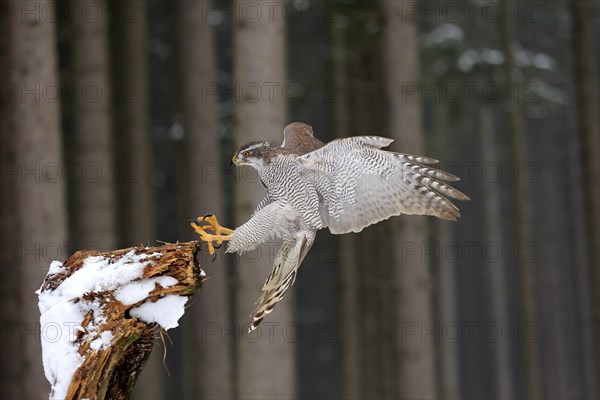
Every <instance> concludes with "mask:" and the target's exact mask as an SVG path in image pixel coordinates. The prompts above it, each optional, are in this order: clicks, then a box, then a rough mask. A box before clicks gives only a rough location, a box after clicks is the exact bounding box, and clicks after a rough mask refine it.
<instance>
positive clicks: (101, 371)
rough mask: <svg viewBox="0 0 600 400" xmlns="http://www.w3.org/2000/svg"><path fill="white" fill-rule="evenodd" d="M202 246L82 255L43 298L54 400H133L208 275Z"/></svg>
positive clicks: (54, 277) (52, 273) (58, 268)
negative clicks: (156, 352) (158, 343)
mask: <svg viewBox="0 0 600 400" xmlns="http://www.w3.org/2000/svg"><path fill="white" fill-rule="evenodd" d="M199 249H200V244H199V243H198V242H188V243H177V244H166V245H164V246H158V247H131V248H127V249H121V250H114V251H110V252H106V253H98V252H96V251H79V252H77V253H75V254H73V255H72V256H71V257H69V259H67V260H66V261H65V262H64V263H60V262H57V261H54V262H53V263H52V264H51V266H50V269H49V271H48V274H47V275H46V278H45V279H44V283H43V284H42V287H41V288H40V290H39V291H38V292H37V293H38V295H39V307H40V312H41V317H40V323H41V340H42V352H43V361H44V372H45V374H46V378H47V379H48V381H49V382H50V384H51V385H52V391H51V393H50V397H51V398H67V399H81V398H89V399H103V398H109V399H125V398H128V397H129V395H130V393H131V391H132V389H133V387H134V385H135V382H136V380H137V378H138V377H139V375H140V372H141V370H142V368H143V367H144V364H145V363H146V360H147V359H148V356H149V355H150V352H151V351H152V345H153V342H154V339H155V337H156V335H157V333H158V332H160V331H161V329H165V330H166V329H170V328H174V327H176V326H177V321H178V320H179V318H180V317H181V316H182V315H183V313H184V310H185V304H186V303H187V301H188V299H189V297H190V296H192V295H193V294H194V293H195V292H196V291H197V290H198V289H199V288H200V286H201V284H202V281H203V278H204V276H205V275H204V272H203V271H202V270H201V269H200V267H199V265H198V263H197V261H196V254H197V253H198V251H199Z"/></svg>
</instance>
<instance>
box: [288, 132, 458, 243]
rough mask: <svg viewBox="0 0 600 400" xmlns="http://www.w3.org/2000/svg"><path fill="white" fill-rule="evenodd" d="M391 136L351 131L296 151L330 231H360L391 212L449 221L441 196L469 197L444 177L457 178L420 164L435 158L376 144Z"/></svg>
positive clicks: (454, 214) (450, 212) (450, 211)
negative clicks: (308, 150) (314, 187)
mask: <svg viewBox="0 0 600 400" xmlns="http://www.w3.org/2000/svg"><path fill="white" fill-rule="evenodd" d="M392 141H393V140H392V139H387V138H383V137H377V136H357V137H350V138H346V139H339V140H334V141H332V142H330V143H328V144H327V145H326V146H324V147H322V148H320V149H317V150H315V151H313V152H311V153H308V154H305V155H304V156H301V157H299V160H300V162H301V163H302V164H303V165H304V167H305V168H306V173H307V174H309V175H310V178H311V179H314V181H315V183H316V185H317V190H318V192H319V196H320V197H321V209H320V213H321V218H322V219H323V222H324V223H325V224H326V225H327V226H328V227H329V230H330V231H331V232H332V233H335V234H341V233H347V232H360V231H361V230H362V229H363V228H365V227H367V226H369V225H371V224H374V223H376V222H379V221H382V220H385V219H388V218H390V217H391V216H394V215H400V214H419V215H433V216H436V217H438V218H441V219H445V220H451V221H454V220H456V219H457V218H459V217H460V212H459V211H458V208H456V206H455V205H454V204H452V203H451V202H450V201H449V200H448V199H447V198H453V199H457V200H469V198H468V197H467V196H466V195H465V194H463V193H461V192H460V191H458V190H456V189H454V188H453V187H451V186H449V185H447V184H446V183H444V181H446V182H454V181H458V180H459V178H458V177H456V176H454V175H452V174H449V173H447V172H444V171H440V170H437V169H434V168H430V167H427V166H425V165H424V164H435V163H437V162H438V161H437V160H434V159H431V158H427V157H421V156H413V155H408V154H400V153H393V152H389V151H385V150H380V149H381V148H382V147H385V146H388V145H389V144H390V143H391V142H392Z"/></svg>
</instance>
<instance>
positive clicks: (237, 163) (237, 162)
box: [231, 154, 242, 167]
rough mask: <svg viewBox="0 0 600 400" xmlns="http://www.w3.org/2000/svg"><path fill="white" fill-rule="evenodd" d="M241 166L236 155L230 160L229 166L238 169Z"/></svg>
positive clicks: (240, 161)
mask: <svg viewBox="0 0 600 400" xmlns="http://www.w3.org/2000/svg"><path fill="white" fill-rule="evenodd" d="M241 164H242V160H240V159H239V158H238V156H237V154H236V155H234V156H233V157H232V158H231V165H235V166H236V167H239V166H240V165H241Z"/></svg>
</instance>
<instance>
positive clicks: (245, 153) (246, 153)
mask: <svg viewBox="0 0 600 400" xmlns="http://www.w3.org/2000/svg"><path fill="white" fill-rule="evenodd" d="M242 155H243V156H244V157H248V156H249V155H250V153H248V152H247V151H245V152H243V153H242Z"/></svg>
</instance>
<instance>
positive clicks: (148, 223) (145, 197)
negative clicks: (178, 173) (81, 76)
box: [112, 0, 154, 245]
mask: <svg viewBox="0 0 600 400" xmlns="http://www.w3.org/2000/svg"><path fill="white" fill-rule="evenodd" d="M146 7H147V3H146V2H145V1H143V0H132V1H128V2H120V1H118V0H117V1H113V13H114V14H115V19H114V25H113V28H114V29H113V32H112V33H113V37H112V47H113V49H114V53H113V63H112V67H113V82H114V91H115V94H114V104H113V107H114V113H115V124H114V131H115V135H116V136H115V144H116V150H117V153H116V161H117V163H116V166H115V171H114V174H115V175H114V176H115V180H116V182H117V191H118V194H117V196H118V206H119V217H118V220H119V222H120V223H119V242H120V243H121V244H122V245H123V244H129V245H132V244H140V243H147V242H148V241H150V240H154V208H153V193H152V184H151V166H152V163H151V160H152V154H151V140H150V132H149V127H148V115H149V114H148V112H149V110H148V54H147V50H146V47H147V43H146V42H147V41H146V31H147V26H146V21H147V13H146Z"/></svg>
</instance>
